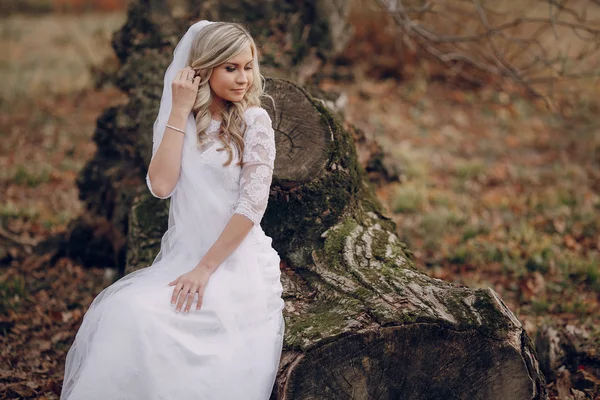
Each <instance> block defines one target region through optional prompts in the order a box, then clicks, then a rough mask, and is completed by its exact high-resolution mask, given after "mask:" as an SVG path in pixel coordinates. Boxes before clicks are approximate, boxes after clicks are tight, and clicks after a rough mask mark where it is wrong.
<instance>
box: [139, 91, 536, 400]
mask: <svg viewBox="0 0 600 400" xmlns="http://www.w3.org/2000/svg"><path fill="white" fill-rule="evenodd" d="M267 92H268V93H269V94H270V95H271V96H273V97H274V99H275V105H276V108H275V109H274V108H273V107H272V106H270V105H269V103H268V102H267V103H266V104H265V108H267V110H268V111H269V113H270V114H271V118H272V120H273V124H274V128H275V130H276V145H277V159H276V162H275V173H274V181H273V186H272V191H271V197H270V201H269V206H268V208H267V211H266V213H265V216H264V218H263V222H262V226H263V229H264V230H265V232H266V233H267V235H269V236H270V237H272V238H273V246H274V247H275V249H276V250H277V251H278V252H279V254H280V256H281V258H282V260H283V261H284V265H283V269H282V281H283V285H284V298H285V300H286V308H285V317H286V335H285V349H284V354H283V358H282V363H281V369H280V371H279V375H278V379H277V384H276V390H275V392H274V394H273V398H275V399H294V400H296V399H370V398H378V399H405V398H407V399H408V398H410V399H450V398H466V399H487V400H494V399H498V400H505V399H544V398H546V397H547V395H546V390H545V386H544V379H543V376H542V375H541V373H540V371H539V367H538V364H537V361H536V359H535V355H534V350H533V347H532V345H531V342H530V340H529V338H528V337H527V335H526V333H525V331H524V329H523V327H522V325H521V323H520V322H519V321H518V319H517V318H516V317H515V316H514V315H513V314H512V313H511V311H510V310H509V309H508V308H507V307H506V306H505V305H504V303H503V302H502V300H501V299H500V298H499V297H498V295H497V294H496V292H494V291H493V290H492V289H490V288H488V289H477V290H473V289H469V288H467V287H459V286H455V285H452V284H450V283H447V282H444V281H441V280H439V279H432V278H429V277H428V276H427V275H425V274H424V273H423V272H421V271H419V270H418V269H417V268H416V267H415V265H414V263H413V261H412V259H411V257H410V252H409V251H408V250H407V249H406V247H405V246H404V245H403V244H402V243H401V242H400V241H399V240H398V238H397V236H396V234H395V226H394V224H393V223H392V222H391V221H390V220H389V219H388V218H386V217H385V216H384V215H383V213H382V207H381V205H380V203H379V202H378V201H377V199H376V198H375V196H374V194H373V191H372V188H371V187H370V185H369V183H368V182H367V180H366V178H365V173H364V170H363V168H362V167H361V166H360V165H359V163H358V162H357V157H356V151H355V149H354V145H353V141H352V139H351V135H350V134H349V132H347V131H346V130H344V129H343V128H342V126H341V124H340V123H339V121H337V120H336V119H335V118H334V117H333V116H332V114H331V113H330V112H329V111H328V110H327V109H325V108H323V107H322V106H321V104H320V103H319V102H317V101H315V100H314V99H312V98H311V97H310V95H309V94H308V93H306V91H304V90H303V89H302V88H300V87H298V86H296V85H295V84H293V83H291V82H289V81H282V80H276V79H269V80H268V85H267ZM154 203H156V202H154V200H153V199H150V198H149V196H148V195H147V194H143V195H141V196H140V197H139V198H138V199H137V201H136V202H135V205H134V209H133V212H132V213H131V215H132V218H131V220H130V223H131V227H132V229H131V230H130V232H131V234H130V237H129V243H135V244H136V246H135V247H133V246H132V247H130V252H131V254H139V253H140V252H141V251H148V250H152V249H153V250H154V251H150V253H152V254H155V253H156V251H157V250H158V247H156V245H155V246H154V247H153V246H149V245H148V243H155V244H157V243H158V241H157V238H158V234H159V230H156V229H155V228H154V226H153V225H151V226H148V227H146V226H144V225H143V224H144V223H145V222H147V221H153V220H154V218H151V219H148V218H144V217H143V215H144V214H145V213H148V210H153V211H150V213H149V214H150V215H154V213H155V211H154V208H153V207H154V205H153V204H154ZM151 204H152V205H151ZM152 223H154V222H152ZM140 232H144V233H146V234H147V232H154V233H155V234H156V236H154V237H153V239H152V240H148V239H147V238H146V239H141V238H140V237H139V236H137V235H138V234H139V233H140ZM140 249H141V250H140ZM140 258H141V257H139V256H135V257H134V256H132V257H130V260H139V259H140ZM146 261H147V260H146ZM144 265H145V264H143V265H133V264H131V265H130V266H129V267H130V268H131V269H133V268H135V267H137V266H144Z"/></svg>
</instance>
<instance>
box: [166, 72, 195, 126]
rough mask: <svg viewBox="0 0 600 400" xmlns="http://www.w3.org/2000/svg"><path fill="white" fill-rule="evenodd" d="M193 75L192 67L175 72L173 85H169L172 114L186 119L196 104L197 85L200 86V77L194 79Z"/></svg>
mask: <svg viewBox="0 0 600 400" xmlns="http://www.w3.org/2000/svg"><path fill="white" fill-rule="evenodd" d="M194 75H195V71H194V70H193V69H192V67H185V68H184V69H182V70H180V71H179V72H177V75H175V79H173V83H171V89H172V92H173V110H172V112H175V113H177V114H180V115H183V116H185V117H186V118H187V116H188V115H189V114H190V112H192V107H193V106H194V103H195V102H196V95H197V93H198V85H199V84H200V77H198V76H196V77H195V76H194Z"/></svg>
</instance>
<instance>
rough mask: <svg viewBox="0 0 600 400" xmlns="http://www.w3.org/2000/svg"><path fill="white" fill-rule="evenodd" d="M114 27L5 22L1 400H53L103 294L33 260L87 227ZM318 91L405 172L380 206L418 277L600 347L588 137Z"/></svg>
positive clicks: (529, 111)
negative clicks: (49, 243)
mask: <svg viewBox="0 0 600 400" xmlns="http://www.w3.org/2000/svg"><path fill="white" fill-rule="evenodd" d="M124 19H125V16H124V14H123V13H122V12H116V13H102V14H83V15H77V16H68V15H66V16H60V17H58V16H48V15H46V16H36V17H23V16H11V17H10V18H6V19H4V20H2V21H0V49H2V51H3V52H4V53H3V54H8V55H9V57H8V61H7V62H5V63H2V64H0V83H1V84H0V106H1V110H2V111H1V112H0V137H1V138H2V141H0V171H2V172H1V175H0V192H1V193H2V196H1V198H0V348H1V350H0V359H2V363H1V364H0V397H2V398H48V399H56V398H57V396H58V394H59V393H60V387H61V382H62V373H63V368H64V358H65V356H66V352H67V350H68V348H69V346H70V344H71V343H72V341H73V338H74V334H75V332H76V329H77V327H78V325H79V324H80V323H81V318H82V316H83V314H84V312H85V310H86V308H87V306H88V305H89V303H90V302H91V300H92V299H93V298H94V296H95V295H96V294H97V293H98V292H99V291H100V290H102V288H104V287H105V286H106V285H108V284H109V283H110V276H108V275H107V274H106V271H105V270H104V269H102V268H83V267H81V266H80V265H77V264H76V263H74V262H73V261H71V260H69V259H67V258H60V259H58V260H56V259H55V258H54V254H53V253H48V254H34V253H33V252H32V249H33V248H34V246H35V244H37V243H40V242H42V241H43V240H44V239H47V238H49V237H51V236H52V235H55V234H59V233H61V232H65V231H66V229H67V225H68V223H69V221H70V220H72V219H73V218H74V217H76V216H77V215H78V214H79V213H80V212H81V211H82V205H81V203H80V202H79V199H78V193H77V188H76V177H77V173H78V172H79V170H80V169H81V168H82V167H83V165H84V164H85V162H86V161H87V160H88V159H89V158H91V156H92V154H93V153H94V151H95V146H94V143H93V141H92V135H93V132H94V128H95V121H96V118H97V117H98V116H99V115H100V113H101V112H102V111H103V110H104V109H106V108H107V107H109V106H111V105H116V104H119V103H122V102H124V101H126V97H125V96H124V95H123V94H122V93H120V92H119V91H118V90H117V89H115V88H114V87H111V86H110V85H104V86H103V85H100V86H99V87H96V86H95V84H96V82H97V80H98V79H97V77H95V76H93V74H92V73H91V72H90V69H91V68H93V69H94V70H98V69H102V68H108V69H110V68H111V67H114V65H115V63H116V60H115V57H114V54H113V52H112V50H111V48H110V34H111V33H112V32H113V31H115V30H116V29H118V27H119V26H120V24H122V23H123V22H124ZM73 32H76V33H77V35H73ZM74 36H76V39H74ZM321 86H322V87H323V88H324V89H336V90H342V91H344V92H346V93H347V95H348V99H349V101H348V105H347V108H346V112H345V114H346V122H347V123H349V124H354V125H355V126H357V127H359V128H361V129H363V130H364V131H365V132H366V133H367V134H368V135H370V136H371V137H373V138H375V140H377V141H378V142H379V143H380V144H381V145H382V147H383V148H384V149H385V152H386V155H387V158H388V160H389V161H390V162H391V163H392V164H393V165H394V166H395V167H397V168H398V170H399V171H400V177H401V179H400V181H399V182H391V183H386V184H382V185H379V186H378V187H377V191H378V195H379V198H380V199H381V200H382V202H383V203H384V204H385V206H386V207H387V209H388V212H389V215H390V216H391V217H392V218H393V219H394V220H395V222H396V223H397V226H398V234H399V235H400V237H401V239H402V240H403V241H405V242H406V243H407V244H408V246H409V248H410V249H411V250H412V251H413V253H414V255H415V258H416V261H417V263H418V264H419V265H420V266H421V267H422V268H423V269H424V270H426V271H428V273H429V274H430V275H431V276H434V277H437V278H441V279H444V280H447V281H450V282H454V283H457V284H461V285H467V286H470V287H475V288H477V287H491V288H493V289H494V290H495V291H496V292H498V293H499V294H500V296H501V297H502V299H503V300H504V301H505V302H506V303H507V305H508V306H509V308H510V309H511V310H513V311H514V312H515V314H516V315H517V316H518V317H519V319H520V320H521V321H522V322H523V323H524V326H525V329H526V330H527V333H528V334H529V335H530V337H534V336H535V334H536V331H537V329H538V328H539V327H540V326H542V324H551V325H554V326H560V325H565V324H573V325H575V326H578V327H580V328H584V329H586V330H588V331H589V332H590V334H591V335H593V336H595V337H597V338H598V337H600V320H599V318H598V316H599V315H600V304H599V300H600V298H599V293H600V271H599V264H600V165H598V164H599V163H600V157H599V155H600V137H599V134H598V132H597V129H596V130H594V129H587V128H585V127H583V128H582V127H581V126H579V125H577V126H576V127H575V128H574V127H573V126H574V125H569V123H567V122H565V121H562V120H560V119H559V118H557V117H556V116H554V115H552V114H551V113H548V112H546V111H543V109H542V108H541V107H540V106H539V104H537V103H535V102H533V101H529V100H527V99H524V98H522V97H520V96H517V95H515V94H511V93H509V92H502V91H498V90H495V89H492V88H489V89H481V90H478V91H467V90H459V89H457V88H456V87H454V86H452V85H449V84H447V83H443V82H437V83H431V82H429V81H428V80H427V79H419V78H417V77H414V78H412V79H410V80H406V81H399V80H397V79H387V80H381V79H375V78H369V77H368V76H364V77H363V78H362V79H360V80H357V81H354V82H349V83H344V82H336V81H327V82H322V84H321ZM50 261H52V262H50ZM550 389H551V392H552V393H555V390H554V389H553V387H552V386H551V387H550ZM553 398H556V397H553Z"/></svg>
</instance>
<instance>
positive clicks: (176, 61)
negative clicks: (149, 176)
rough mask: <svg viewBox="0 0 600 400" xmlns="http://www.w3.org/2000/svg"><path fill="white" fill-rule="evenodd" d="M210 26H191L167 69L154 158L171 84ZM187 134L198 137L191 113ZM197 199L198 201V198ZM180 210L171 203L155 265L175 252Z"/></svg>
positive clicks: (169, 101)
mask: <svg viewBox="0 0 600 400" xmlns="http://www.w3.org/2000/svg"><path fill="white" fill-rule="evenodd" d="M210 24H214V22H211V21H206V20H202V21H198V22H196V23H195V24H193V25H192V26H190V28H189V29H188V30H187V32H186V33H185V35H183V37H182V38H181V40H180V41H179V43H178V44H177V46H176V47H175V50H174V52H173V61H172V62H171V64H170V65H169V67H168V68H167V70H166V71H165V76H164V84H163V92H162V97H161V99H160V107H159V109H158V115H157V117H156V120H155V121H154V128H153V135H152V157H154V155H155V154H156V151H157V150H158V146H159V145H160V142H161V140H162V138H163V135H164V132H165V128H166V125H167V121H168V119H169V115H170V114H171V109H172V108H173V95H172V88H171V84H172V82H173V80H174V79H175V76H176V75H177V72H178V71H179V70H181V69H183V68H185V67H186V66H187V61H188V57H189V54H190V50H191V48H192V44H193V42H194V39H195V38H196V36H197V35H198V33H199V32H200V31H201V30H202V29H203V28H204V27H206V26H208V25H210ZM185 132H186V135H191V136H192V137H195V136H196V122H195V120H194V116H193V114H192V113H190V115H188V119H187V121H186V126H185ZM190 195H191V194H190ZM177 197H178V198H179V199H178V200H180V201H182V202H184V201H186V199H185V198H184V196H181V195H180V196H177ZM185 197H187V196H185ZM191 198H193V197H188V199H187V201H189V199H191ZM196 199H198V197H196ZM172 200H173V199H172ZM179 208H180V207H178V206H177V205H176V204H174V202H173V201H171V204H170V207H169V225H168V228H169V229H168V230H167V232H166V233H165V235H164V236H163V238H162V243H161V250H160V252H159V253H158V255H157V256H156V258H155V260H154V264H156V263H157V262H159V261H160V260H161V259H163V258H165V257H166V256H167V255H168V254H169V253H170V252H171V251H172V250H173V248H172V245H173V244H174V243H175V241H176V240H175V239H176V236H177V235H176V233H175V225H176V220H179V222H181V221H182V219H180V218H176V214H178V213H177V210H178V209H179ZM183 220H185V219H183ZM205 222H206V221H202V223H203V224H204V223H205ZM196 225H197V224H196ZM179 230H180V231H181V227H180V228H179ZM190 233H191V232H188V234H190Z"/></svg>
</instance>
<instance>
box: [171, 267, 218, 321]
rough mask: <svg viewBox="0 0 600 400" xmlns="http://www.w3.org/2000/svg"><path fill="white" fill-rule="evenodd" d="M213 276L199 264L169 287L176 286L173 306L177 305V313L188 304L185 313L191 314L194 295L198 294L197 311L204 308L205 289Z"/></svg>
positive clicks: (172, 298) (172, 299) (172, 297)
mask: <svg viewBox="0 0 600 400" xmlns="http://www.w3.org/2000/svg"><path fill="white" fill-rule="evenodd" d="M211 275H212V273H211V272H210V270H208V269H207V268H205V267H204V266H203V265H202V264H199V265H198V266H196V268H194V269H193V270H191V271H190V272H188V273H187V274H183V275H181V276H180V277H179V278H177V279H175V280H174V281H172V282H171V283H169V285H168V286H175V289H173V296H171V305H175V304H176V303H177V305H176V311H177V312H179V311H181V307H182V306H183V303H184V302H186V305H185V309H184V312H186V313H187V312H189V311H190V308H192V302H193V301H194V295H195V294H196V293H198V303H197V304H196V310H199V309H200V307H201V306H202V297H203V296H204V289H205V288H206V285H207V284H208V280H209V279H210V276H211ZM178 297H179V299H178ZM186 297H187V301H186Z"/></svg>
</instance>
